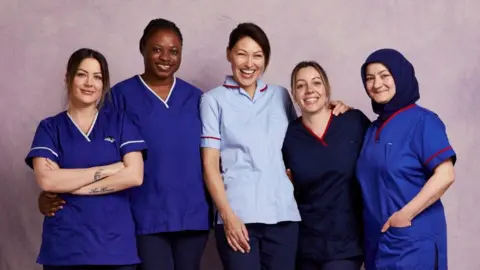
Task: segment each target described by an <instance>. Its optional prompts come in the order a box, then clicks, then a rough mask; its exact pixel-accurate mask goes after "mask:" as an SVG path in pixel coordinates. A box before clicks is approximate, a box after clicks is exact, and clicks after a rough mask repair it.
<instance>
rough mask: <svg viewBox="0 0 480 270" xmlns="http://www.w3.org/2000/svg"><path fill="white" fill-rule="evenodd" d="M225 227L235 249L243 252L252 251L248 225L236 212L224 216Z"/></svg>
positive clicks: (229, 242) (229, 240)
mask: <svg viewBox="0 0 480 270" xmlns="http://www.w3.org/2000/svg"><path fill="white" fill-rule="evenodd" d="M223 223H224V224H223V229H224V230H225V236H226V237H227V242H228V244H229V245H230V247H231V248H232V249H233V250H234V251H240V252H242V253H248V252H250V244H249V243H248V242H249V241H250V239H249V238H248V231H247V227H246V226H245V224H243V222H242V221H241V220H240V219H239V218H238V217H237V216H236V215H235V214H234V213H230V214H227V215H226V216H225V217H223Z"/></svg>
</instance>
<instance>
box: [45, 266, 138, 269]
mask: <svg viewBox="0 0 480 270" xmlns="http://www.w3.org/2000/svg"><path fill="white" fill-rule="evenodd" d="M136 269H137V265H74V266H53V265H44V266H43V270H136Z"/></svg>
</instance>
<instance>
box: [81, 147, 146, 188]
mask: <svg viewBox="0 0 480 270" xmlns="http://www.w3.org/2000/svg"><path fill="white" fill-rule="evenodd" d="M124 164H125V168H123V169H121V170H120V171H118V172H117V173H115V174H112V175H110V176H108V177H106V178H104V179H102V180H100V181H97V182H94V183H91V184H89V185H87V186H84V187H81V188H80V189H78V190H75V191H74V192H72V193H73V194H76V195H101V194H108V193H112V192H118V191H122V190H125V189H127V188H132V187H137V186H140V185H142V183H143V170H144V168H143V167H144V164H143V158H142V154H141V153H140V152H132V153H128V154H127V155H125V157H124Z"/></svg>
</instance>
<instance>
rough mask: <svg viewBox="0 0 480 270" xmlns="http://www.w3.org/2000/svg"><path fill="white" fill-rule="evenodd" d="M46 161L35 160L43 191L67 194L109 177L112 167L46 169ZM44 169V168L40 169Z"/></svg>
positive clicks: (38, 180) (36, 175) (36, 171)
mask: <svg viewBox="0 0 480 270" xmlns="http://www.w3.org/2000/svg"><path fill="white" fill-rule="evenodd" d="M44 162H45V161H42V160H34V166H35V177H36V179H37V182H38V184H39V186H40V188H41V189H42V190H43V191H47V192H55V193H66V192H72V191H74V190H76V189H79V188H80V187H83V186H86V185H89V184H91V183H93V182H96V181H99V180H100V179H102V178H104V177H107V176H108V175H109V173H110V169H111V167H109V166H111V165H108V166H99V167H91V168H85V169H53V170H51V169H45V168H43V167H44V166H46V165H45V163H44ZM39 167H42V168H39Z"/></svg>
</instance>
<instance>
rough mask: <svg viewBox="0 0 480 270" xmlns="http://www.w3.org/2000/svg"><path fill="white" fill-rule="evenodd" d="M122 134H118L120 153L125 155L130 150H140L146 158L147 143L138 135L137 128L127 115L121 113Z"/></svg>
mask: <svg viewBox="0 0 480 270" xmlns="http://www.w3.org/2000/svg"><path fill="white" fill-rule="evenodd" d="M121 132H122V134H121V136H120V138H121V139H120V154H121V155H122V157H123V156H125V155H126V154H128V153H130V152H142V154H143V157H144V158H146V153H147V144H146V143H145V140H144V139H143V138H142V136H141V135H140V132H139V131H138V128H137V127H136V126H135V125H134V124H133V122H132V121H130V119H129V118H128V116H127V115H125V114H122V131H121Z"/></svg>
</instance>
